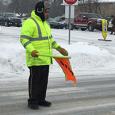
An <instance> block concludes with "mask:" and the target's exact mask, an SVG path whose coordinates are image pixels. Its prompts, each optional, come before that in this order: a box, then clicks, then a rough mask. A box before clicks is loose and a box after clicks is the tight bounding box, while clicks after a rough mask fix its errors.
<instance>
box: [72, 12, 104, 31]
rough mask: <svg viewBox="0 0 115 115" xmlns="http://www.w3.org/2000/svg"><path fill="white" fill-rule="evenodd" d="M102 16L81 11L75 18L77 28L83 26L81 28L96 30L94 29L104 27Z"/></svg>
mask: <svg viewBox="0 0 115 115" xmlns="http://www.w3.org/2000/svg"><path fill="white" fill-rule="evenodd" d="M101 20H102V16H100V15H99V14H96V13H87V12H83V13H80V14H79V15H78V16H76V17H75V19H74V26H75V28H81V30H83V31H84V30H86V29H88V30H89V31H94V29H99V30H101V29H102V25H101V24H102V23H101Z"/></svg>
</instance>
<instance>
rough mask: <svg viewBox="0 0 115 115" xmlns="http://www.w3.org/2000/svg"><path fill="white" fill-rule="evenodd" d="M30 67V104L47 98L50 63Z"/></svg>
mask: <svg viewBox="0 0 115 115" xmlns="http://www.w3.org/2000/svg"><path fill="white" fill-rule="evenodd" d="M29 69H30V77H29V81H28V86H29V100H28V102H29V103H30V104H38V103H39V102H40V101H44V100H45V98H46V90H47V84H48V74H49V65H43V66H32V67H29Z"/></svg>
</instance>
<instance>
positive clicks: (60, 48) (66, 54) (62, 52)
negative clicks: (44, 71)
mask: <svg viewBox="0 0 115 115" xmlns="http://www.w3.org/2000/svg"><path fill="white" fill-rule="evenodd" d="M57 50H58V51H59V52H60V53H61V54H62V55H64V56H68V52H67V50H65V49H64V48H62V47H59V48H58V49H57Z"/></svg>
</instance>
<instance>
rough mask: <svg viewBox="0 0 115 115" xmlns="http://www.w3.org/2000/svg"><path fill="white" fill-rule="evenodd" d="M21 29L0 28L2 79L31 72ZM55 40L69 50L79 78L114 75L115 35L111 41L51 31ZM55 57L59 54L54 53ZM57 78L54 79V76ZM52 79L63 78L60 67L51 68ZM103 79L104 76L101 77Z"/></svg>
mask: <svg viewBox="0 0 115 115" xmlns="http://www.w3.org/2000/svg"><path fill="white" fill-rule="evenodd" d="M19 35H20V28H16V27H0V53H1V55H0V80H7V79H9V78H10V79H14V78H15V79H25V78H28V75H29V71H28V68H27V67H26V64H25V50H24V48H23V47H22V45H21V44H20V41H19ZM52 35H53V36H54V38H55V40H56V41H57V42H58V43H59V44H60V45H61V46H63V47H64V48H66V49H67V50H68V52H69V55H70V56H71V60H70V61H71V65H72V68H73V71H74V73H75V75H76V76H78V77H79V76H80V75H83V76H85V75H97V74H102V75H103V74H115V36H114V35H108V38H107V39H111V40H112V41H111V42H105V41H99V40H98V39H99V38H100V39H102V36H101V32H99V31H95V32H88V31H80V30H73V31H71V44H70V45H69V44H68V30H56V29H53V30H52ZM54 55H59V54H57V52H56V51H54ZM54 75H55V76H54ZM50 77H64V74H63V72H62V70H61V69H60V67H59V66H58V64H57V63H56V62H55V61H54V64H53V65H51V67H50ZM102 77H104V76H102Z"/></svg>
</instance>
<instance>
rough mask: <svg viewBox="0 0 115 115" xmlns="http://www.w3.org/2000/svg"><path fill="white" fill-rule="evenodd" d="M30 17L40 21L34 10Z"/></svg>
mask: <svg viewBox="0 0 115 115" xmlns="http://www.w3.org/2000/svg"><path fill="white" fill-rule="evenodd" d="M31 17H32V18H34V19H37V20H39V21H42V20H41V18H40V17H39V16H37V15H36V14H35V10H33V11H32V13H31Z"/></svg>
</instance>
